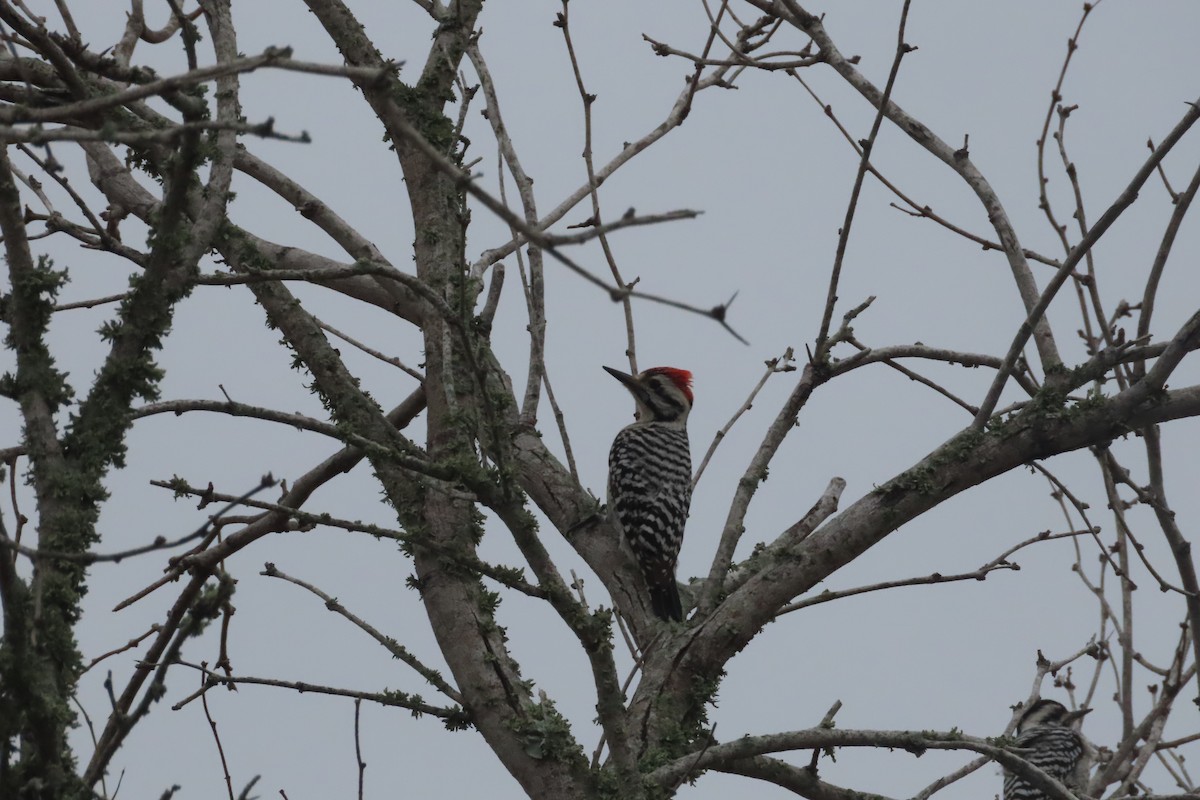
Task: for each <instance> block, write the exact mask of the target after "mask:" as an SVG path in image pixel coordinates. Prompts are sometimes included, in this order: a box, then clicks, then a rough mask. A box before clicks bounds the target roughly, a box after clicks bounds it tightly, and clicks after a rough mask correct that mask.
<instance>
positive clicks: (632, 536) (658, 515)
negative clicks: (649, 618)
mask: <svg viewBox="0 0 1200 800" xmlns="http://www.w3.org/2000/svg"><path fill="white" fill-rule="evenodd" d="M608 475H609V487H608V498H609V503H610V504H611V506H612V510H613V514H614V515H615V516H616V520H617V522H618V524H620V526H621V530H622V531H623V532H624V533H625V539H626V541H628V542H629V547H630V548H631V549H632V550H633V554H634V556H635V557H636V558H637V560H638V564H639V566H640V567H641V569H642V574H643V575H644V576H645V578H646V587H647V588H648V589H649V591H650V601H651V605H652V606H653V608H654V613H655V614H657V615H658V616H659V617H661V618H663V619H674V620H677V621H678V620H681V619H683V609H682V607H681V603H680V599H679V588H678V586H676V584H675V564H676V562H677V561H678V559H679V548H680V547H681V546H682V544H683V530H684V527H685V525H686V523H687V516H688V508H689V506H690V505H691V502H692V459H691V454H690V452H689V447H688V438H687V431H686V430H684V429H682V428H672V427H668V426H666V425H661V424H656V423H653V422H648V423H635V424H633V425H630V426H629V427H628V428H625V429H624V430H622V431H621V432H620V433H618V434H617V438H616V439H614V440H613V444H612V450H610V451H609V455H608Z"/></svg>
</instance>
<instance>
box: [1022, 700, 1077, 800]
mask: <svg viewBox="0 0 1200 800" xmlns="http://www.w3.org/2000/svg"><path fill="white" fill-rule="evenodd" d="M1089 711H1091V709H1090V708H1082V709H1079V710H1076V711H1068V710H1067V709H1066V706H1064V705H1063V704H1062V703H1059V702H1057V701H1055V700H1038V701H1037V702H1036V703H1034V704H1033V705H1031V706H1030V707H1029V708H1028V709H1026V711H1025V713H1024V714H1022V715H1021V719H1020V720H1019V721H1018V722H1017V742H1016V744H1017V747H1021V748H1026V749H1027V750H1028V752H1026V753H1022V754H1021V755H1022V757H1023V758H1024V759H1025V760H1026V761H1028V762H1029V763H1030V764H1033V765H1034V766H1035V767H1038V768H1039V769H1041V770H1042V772H1045V773H1046V774H1047V775H1049V776H1050V777H1052V778H1055V779H1057V780H1059V781H1061V782H1062V783H1063V784H1064V785H1066V786H1067V788H1069V789H1071V790H1073V791H1078V790H1081V789H1083V788H1084V787H1085V786H1086V785H1087V773H1088V760H1089V759H1088V757H1087V751H1088V747H1087V744H1086V742H1084V739H1083V736H1081V735H1080V734H1079V732H1078V731H1076V730H1075V728H1074V724H1075V722H1076V721H1077V720H1079V719H1081V718H1082V717H1083V715H1084V714H1086V713H1088V712H1089ZM1045 797H1046V795H1045V794H1043V792H1042V790H1041V789H1035V788H1034V787H1033V786H1030V785H1029V784H1028V783H1027V782H1026V781H1025V779H1024V778H1021V777H1019V776H1017V775H1013V774H1012V773H1010V772H1008V771H1007V770H1006V771H1005V773H1004V800H1045Z"/></svg>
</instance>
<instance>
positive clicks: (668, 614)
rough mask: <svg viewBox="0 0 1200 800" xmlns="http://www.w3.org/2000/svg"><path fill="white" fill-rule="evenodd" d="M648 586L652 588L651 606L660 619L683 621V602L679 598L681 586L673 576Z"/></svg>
mask: <svg viewBox="0 0 1200 800" xmlns="http://www.w3.org/2000/svg"><path fill="white" fill-rule="evenodd" d="M647 588H649V589H650V607H651V608H652V609H654V613H655V614H656V615H657V616H658V617H659V618H660V619H673V620H675V621H676V622H683V603H681V602H680V600H679V586H678V585H677V584H676V583H675V578H674V577H673V576H672V577H670V578H669V579H668V580H665V581H658V582H656V583H654V584H652V585H650V586H649V587H647Z"/></svg>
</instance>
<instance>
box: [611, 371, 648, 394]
mask: <svg viewBox="0 0 1200 800" xmlns="http://www.w3.org/2000/svg"><path fill="white" fill-rule="evenodd" d="M604 371H605V372H607V373H608V374H609V375H612V376H613V377H614V378H616V379H617V380H619V381H620V382H621V383H623V384H624V385H625V388H626V389H628V390H629V391H630V392H632V393H633V396H634V397H641V396H642V392H643V389H642V384H640V383H638V379H637V378H635V377H634V376H632V375H630V374H629V373H628V372H621V370H619V369H613V368H612V367H605V368H604Z"/></svg>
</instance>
